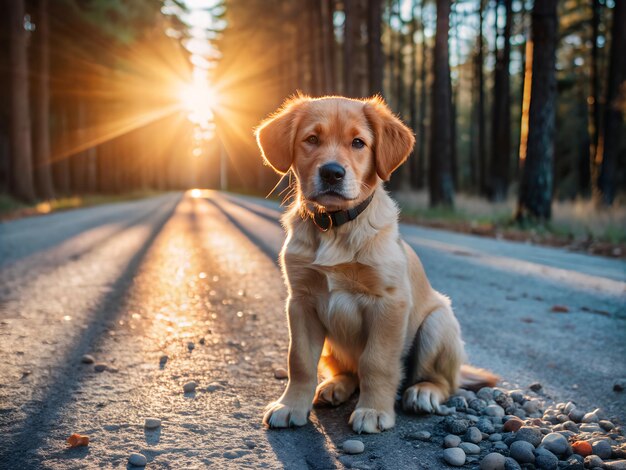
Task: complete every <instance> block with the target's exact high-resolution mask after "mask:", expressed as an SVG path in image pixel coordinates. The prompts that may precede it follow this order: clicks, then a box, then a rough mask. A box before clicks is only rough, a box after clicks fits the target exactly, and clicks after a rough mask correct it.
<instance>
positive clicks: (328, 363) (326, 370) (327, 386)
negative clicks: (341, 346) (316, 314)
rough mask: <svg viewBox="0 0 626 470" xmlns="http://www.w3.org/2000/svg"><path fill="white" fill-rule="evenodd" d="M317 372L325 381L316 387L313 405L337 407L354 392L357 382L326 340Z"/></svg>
mask: <svg viewBox="0 0 626 470" xmlns="http://www.w3.org/2000/svg"><path fill="white" fill-rule="evenodd" d="M319 371H320V373H321V375H322V376H323V377H325V379H324V380H323V381H322V382H321V383H320V384H319V385H318V386H317V390H316V391H315V399H314V400H313V404H314V405H317V406H319V405H331V406H337V405H340V404H342V403H345V402H346V401H348V399H349V398H350V397H351V396H352V394H353V393H354V392H355V391H356V389H357V387H358V385H359V380H358V378H357V376H356V374H354V373H352V372H350V371H349V370H348V367H346V366H345V365H344V364H342V363H341V362H340V361H339V360H338V359H337V358H336V356H335V355H334V354H333V352H332V350H331V348H330V345H329V343H328V340H327V341H326V344H325V345H324V352H323V353H322V357H321V359H320V364H319Z"/></svg>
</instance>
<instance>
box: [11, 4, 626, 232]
mask: <svg viewBox="0 0 626 470" xmlns="http://www.w3.org/2000/svg"><path fill="white" fill-rule="evenodd" d="M3 1H4V3H5V4H4V5H3V7H4V11H5V12H8V13H9V14H7V15H3V18H2V21H4V24H3V25H2V28H1V32H2V34H1V37H0V44H1V47H2V54H0V60H1V61H2V62H1V63H0V70H1V71H2V73H1V74H0V81H1V82H2V87H1V88H0V90H1V91H0V101H1V102H2V106H0V193H3V194H9V195H11V196H12V197H14V198H16V199H19V200H22V201H27V202H33V201H36V200H48V199H53V198H58V197H61V196H67V195H72V194H90V193H123V192H127V191H131V190H136V189H154V190H170V189H184V188H192V187H208V188H217V187H219V188H221V189H229V190H234V191H245V192H250V193H255V194H261V195H266V194H267V193H268V192H270V191H271V190H272V188H274V186H275V185H276V183H277V180H278V177H277V176H276V175H275V174H273V173H272V171H271V170H270V169H268V168H267V167H264V166H263V165H262V161H261V158H260V156H259V152H258V149H257V148H256V144H255V141H254V138H253V129H254V127H255V126H256V125H257V124H258V123H259V121H260V120H261V119H263V117H265V116H266V115H268V114H269V113H270V112H272V111H273V110H274V109H276V108H277V107H278V106H279V105H280V104H281V102H282V101H283V100H284V99H285V98H287V97H288V96H290V95H293V94H294V93H298V92H299V93H305V94H308V95H311V96H321V95H328V94H338V95H344V96H349V97H366V96H372V95H375V94H380V95H382V96H383V97H384V99H385V100H386V101H387V102H388V104H389V105H390V106H391V108H392V109H393V110H394V112H396V113H397V114H398V115H400V116H401V117H402V118H403V120H404V121H405V122H406V123H407V124H408V125H409V126H410V127H411V128H412V129H413V130H414V132H415V134H416V137H417V143H416V146H415V148H414V151H413V155H412V156H411V158H410V159H409V161H408V162H407V163H406V164H405V165H404V166H403V167H401V169H400V170H399V171H397V172H396V173H395V174H394V176H393V178H392V180H391V181H390V182H389V184H388V187H389V189H390V190H392V191H398V192H408V193H410V192H412V191H427V194H428V197H429V202H430V204H431V205H432V206H446V207H453V206H454V204H455V197H457V196H458V195H459V194H470V195H475V196H478V197H481V198H484V199H485V200H487V201H491V202H498V201H503V200H506V199H511V198H513V199H515V201H516V207H517V208H516V211H515V214H514V215H515V216H516V218H517V219H518V220H525V219H533V220H549V219H550V217H551V207H552V203H553V201H555V200H573V199H590V200H592V201H594V202H595V204H597V207H598V208H603V207H606V206H611V205H615V204H619V200H620V190H623V188H625V187H626V137H625V135H626V134H625V132H624V116H625V114H626V55H625V54H624V53H623V51H624V50H626V31H625V30H626V28H625V27H624V26H626V4H625V3H626V2H624V1H622V0H561V1H557V0H542V1H534V2H533V1H529V0H457V1H451V0H436V1H433V0H385V1H383V0H301V1H294V0H206V1H202V0H187V1H183V0H177V1H174V0H164V1H157V0H135V1H129V0H126V1H125V0H109V1H106V0H52V1H50V0H3ZM286 180H287V179H285V181H283V182H282V183H279V185H278V186H279V188H280V187H281V185H282V186H284V185H285V184H287V182H286ZM275 192H278V190H276V191H275Z"/></svg>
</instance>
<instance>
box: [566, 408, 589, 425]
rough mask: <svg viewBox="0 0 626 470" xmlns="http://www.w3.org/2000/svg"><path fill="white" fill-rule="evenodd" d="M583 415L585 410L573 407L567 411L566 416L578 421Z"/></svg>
mask: <svg viewBox="0 0 626 470" xmlns="http://www.w3.org/2000/svg"><path fill="white" fill-rule="evenodd" d="M584 416H585V412H584V411H583V410H581V409H580V408H574V409H573V410H572V411H570V412H569V413H567V417H568V418H569V419H571V420H572V421H574V422H575V423H580V422H581V421H582V419H583V417H584Z"/></svg>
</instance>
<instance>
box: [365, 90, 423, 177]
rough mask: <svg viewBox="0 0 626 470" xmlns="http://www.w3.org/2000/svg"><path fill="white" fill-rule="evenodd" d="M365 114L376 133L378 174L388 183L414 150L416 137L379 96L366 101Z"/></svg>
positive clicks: (375, 154)
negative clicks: (392, 174)
mask: <svg viewBox="0 0 626 470" xmlns="http://www.w3.org/2000/svg"><path fill="white" fill-rule="evenodd" d="M363 112H364V113H365V116H366V117H367V120H368V121H369V123H370V126H371V127H372V131H373V132H374V156H375V159H376V173H377V174H378V176H379V177H380V179H382V180H383V181H388V180H389V177H390V176H391V173H393V172H394V171H395V169H396V168H398V167H399V166H400V165H402V164H403V163H404V161H405V160H406V159H407V158H408V156H409V154H410V153H411V150H413V145H415V137H414V136H413V132H412V131H411V130H410V129H409V128H408V127H407V126H406V125H404V124H403V123H402V121H400V119H398V118H397V117H396V116H394V114H393V113H392V112H391V110H390V109H389V108H388V107H387V105H386V104H385V102H384V101H383V99H382V98H381V97H379V96H375V97H373V98H370V99H369V100H367V101H365V105H364V106H363Z"/></svg>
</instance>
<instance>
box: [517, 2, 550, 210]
mask: <svg viewBox="0 0 626 470" xmlns="http://www.w3.org/2000/svg"><path fill="white" fill-rule="evenodd" d="M556 8H557V0H543V1H541V2H535V5H534V7H533V13H532V29H531V47H529V48H528V49H529V50H530V49H532V58H528V57H527V60H532V75H531V76H530V77H528V78H529V79H530V81H531V83H530V109H529V114H528V140H527V146H526V153H525V154H523V153H521V154H520V156H521V160H522V165H523V168H522V179H521V183H520V193H519V200H518V207H517V219H518V220H524V219H528V218H531V219H538V220H549V219H550V216H551V203H552V186H553V179H554V168H553V167H554V133H555V115H556V92H557V90H556V74H555V65H556V45H557V26H558V23H557V10H556Z"/></svg>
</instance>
